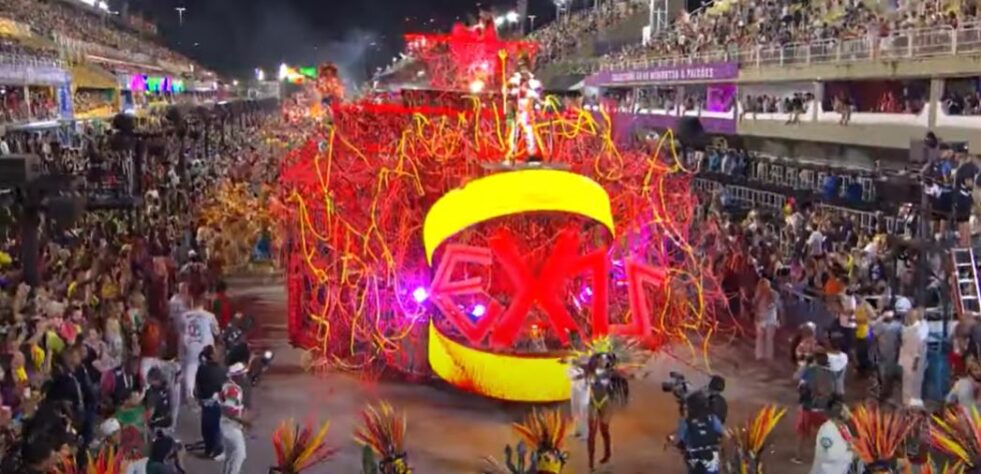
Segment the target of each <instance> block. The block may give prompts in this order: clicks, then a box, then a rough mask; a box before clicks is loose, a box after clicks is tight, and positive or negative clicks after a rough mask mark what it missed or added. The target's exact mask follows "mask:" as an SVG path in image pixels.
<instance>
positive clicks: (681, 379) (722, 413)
mask: <svg viewBox="0 0 981 474" xmlns="http://www.w3.org/2000/svg"><path fill="white" fill-rule="evenodd" d="M725 389H726V379H725V378H724V377H722V376H720V375H713V376H712V378H711V379H709V383H708V385H706V386H705V387H702V388H701V389H700V390H698V391H696V392H691V391H690V390H691V385H690V383H689V382H688V380H687V379H686V378H685V376H684V374H680V373H678V372H669V373H668V380H667V381H665V382H662V383H661V390H662V391H664V392H665V393H671V394H672V395H674V398H675V399H676V400H677V402H678V410H679V412H680V413H681V416H686V415H685V412H686V405H687V404H688V400H689V399H690V398H691V397H693V396H695V395H700V396H702V397H703V398H704V399H705V403H707V404H708V407H709V410H711V413H712V414H713V415H715V417H716V418H718V419H719V421H720V422H722V423H723V424H725V422H726V418H727V416H728V415H729V404H728V403H727V402H726V399H725V397H723V396H722V392H724V391H725Z"/></svg>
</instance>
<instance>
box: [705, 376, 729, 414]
mask: <svg viewBox="0 0 981 474" xmlns="http://www.w3.org/2000/svg"><path fill="white" fill-rule="evenodd" d="M725 390H726V379H725V378H724V377H722V376H721V375H713V376H712V378H711V379H710V380H709V383H708V385H706V386H705V388H704V389H702V392H703V393H704V394H705V400H706V401H707V402H708V407H709V410H710V411H711V412H712V414H713V415H715V417H716V418H718V419H719V421H720V422H722V424H723V425H725V424H726V418H728V417H729V403H728V402H726V399H725V397H723V396H722V392H724V391H725Z"/></svg>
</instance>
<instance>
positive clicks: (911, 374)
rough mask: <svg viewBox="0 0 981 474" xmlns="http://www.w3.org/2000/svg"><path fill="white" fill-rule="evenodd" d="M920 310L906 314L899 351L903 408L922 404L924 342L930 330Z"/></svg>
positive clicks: (924, 364)
mask: <svg viewBox="0 0 981 474" xmlns="http://www.w3.org/2000/svg"><path fill="white" fill-rule="evenodd" d="M920 313H921V310H920V309H915V310H912V311H909V312H908V313H906V321H905V325H904V327H903V333H902V345H901V346H900V350H899V366H900V367H901V368H902V371H903V392H902V400H903V406H914V405H917V404H919V405H922V404H923V374H924V372H925V371H926V342H927V336H929V334H930V328H929V327H928V326H927V323H926V321H924V320H923V319H922V318H921V316H920Z"/></svg>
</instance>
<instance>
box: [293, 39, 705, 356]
mask: <svg viewBox="0 0 981 474" xmlns="http://www.w3.org/2000/svg"><path fill="white" fill-rule="evenodd" d="M447 41H448V43H449V46H451V47H450V48H449V51H451V52H453V51H456V49H454V48H453V47H452V46H454V45H456V43H454V42H453V41H452V40H447ZM494 41H498V40H496V39H495V40H494ZM456 46H459V45H456ZM464 46H465V47H463V48H462V49H463V50H467V49H468V48H470V47H471V46H470V45H469V43H467V44H465V45H464ZM518 49H520V48H518ZM453 54H456V53H453ZM487 54H496V53H495V52H494V50H493V48H488V49H487V51H485V55H487ZM498 72H501V71H498ZM457 74H463V73H460V72H457ZM502 75H503V74H502ZM466 80H467V78H466V77H464V78H462V79H460V78H457V79H456V80H455V81H457V82H456V83H457V84H458V83H459V81H466ZM447 97H448V98H449V99H448V100H445V99H447ZM440 100H444V102H443V103H442V104H435V105H406V104H405V101H402V100H399V101H395V103H392V102H388V103H376V101H374V100H372V99H365V100H362V101H359V102H354V103H346V104H335V105H334V106H333V124H332V125H320V124H311V125H307V127H309V128H308V129H307V131H308V132H309V135H308V137H307V139H306V140H305V141H304V142H303V143H302V145H300V146H297V147H296V148H294V149H293V150H291V151H290V152H289V154H288V156H286V157H285V159H284V161H283V169H282V172H281V177H280V187H279V196H278V202H279V203H281V204H280V205H279V206H278V207H277V209H276V211H275V212H276V214H277V216H278V218H279V222H280V224H281V231H282V232H283V233H284V235H285V239H284V240H286V242H287V244H286V245H285V256H284V257H285V260H286V262H285V263H286V268H287V291H288V298H289V306H288V308H289V315H288V317H289V328H290V337H291V339H292V341H293V342H294V343H296V344H299V345H302V346H305V347H308V348H310V349H312V350H313V351H314V352H315V353H316V354H317V356H318V357H320V358H322V360H323V361H324V363H327V364H330V365H333V366H335V367H341V368H346V369H352V370H369V371H370V370H374V369H375V368H378V367H395V368H397V369H400V370H403V371H406V372H413V371H414V370H415V369H414V368H416V367H420V366H423V365H425V364H424V361H425V357H426V347H425V334H426V329H425V328H426V327H427V325H428V324H429V322H430V320H432V321H433V322H434V323H435V324H437V325H438V326H439V327H440V328H441V329H444V330H445V332H446V333H447V334H451V335H452V334H453V331H452V327H451V325H448V324H447V320H446V318H445V317H444V316H442V315H441V314H440V312H439V311H438V310H436V309H435V305H433V304H430V302H426V301H422V302H420V301H418V300H419V298H417V293H418V291H417V290H420V289H422V290H425V289H426V288H428V287H429V286H430V284H431V283H432V280H433V274H432V272H433V270H432V269H430V268H429V266H428V265H427V262H426V258H425V253H424V250H423V245H422V224H423V219H424V217H425V215H426V213H427V211H428V210H429V208H430V207H431V206H432V204H433V203H434V202H435V201H436V200H437V199H439V198H440V197H441V196H443V195H444V194H445V193H447V192H448V191H450V190H452V189H455V188H457V187H460V186H463V185H465V184H466V183H467V182H468V181H469V180H472V179H474V178H476V177H478V176H481V175H482V174H483V173H486V172H487V171H486V170H484V169H483V167H482V165H486V164H488V163H499V162H500V161H501V160H502V158H503V157H504V156H506V154H507V153H508V148H509V146H508V136H509V135H510V132H511V130H510V129H509V128H510V127H513V126H514V125H513V124H512V123H509V121H508V120H507V119H506V118H505V114H504V109H505V108H506V106H505V105H504V104H503V103H501V102H500V101H499V96H495V95H478V96H466V95H462V94H458V93H457V94H448V95H446V96H442V98H441V99H440ZM437 102H438V101H437ZM430 103H431V104H433V103H434V102H433V101H430ZM464 104H465V105H464ZM534 130H535V138H536V140H537V141H538V143H539V144H540V147H539V149H540V150H542V154H543V156H544V158H545V160H546V161H548V162H550V163H553V164H561V165H563V166H567V167H568V168H569V170H570V171H572V172H575V173H579V174H582V175H585V176H589V177H590V178H592V179H593V180H595V181H596V182H598V183H599V184H601V185H602V186H603V187H604V188H605V189H606V190H607V191H608V193H609V195H610V197H611V203H612V208H613V215H614V221H615V224H616V238H615V239H613V238H611V236H610V235H609V232H607V231H606V230H605V229H603V227H602V226H600V225H596V224H595V223H592V222H589V221H587V220H586V219H584V218H579V217H576V216H570V215H568V214H560V213H545V212H535V213H528V214H523V215H517V216H510V217H505V218H500V219H495V220H492V221H489V222H484V223H481V224H479V225H476V226H474V227H472V228H470V229H467V230H465V231H463V232H461V233H460V234H458V235H456V236H454V237H453V238H452V239H451V241H450V244H453V245H456V244H459V245H466V246H472V247H484V248H489V247H491V245H492V243H493V241H494V239H495V238H497V239H498V242H499V239H500V236H501V235H502V233H507V234H508V235H510V236H517V237H515V238H514V239H513V241H514V242H515V244H514V245H515V246H516V247H517V248H516V249H515V250H514V251H515V252H518V253H519V254H520V255H521V258H522V260H523V261H524V262H527V266H528V268H529V269H531V271H536V270H537V269H540V268H541V266H542V265H544V264H545V261H546V260H547V258H548V256H549V255H550V254H551V253H552V249H553V247H555V245H557V242H558V240H559V239H560V238H561V236H562V235H568V234H569V232H574V233H576V234H577V235H578V236H579V237H580V238H577V239H574V241H575V244H574V245H576V246H577V247H578V250H579V252H578V253H579V255H589V254H591V253H595V251H596V250H597V249H607V248H608V249H609V250H608V252H607V253H608V258H609V265H608V268H609V272H610V278H609V279H608V280H609V287H608V288H604V289H602V290H603V291H602V293H603V298H605V299H606V300H607V301H608V304H609V311H608V313H609V315H610V323H613V324H618V325H622V324H632V323H631V318H632V317H635V316H637V315H632V314H630V311H629V308H630V304H629V302H630V301H631V300H634V301H643V302H644V303H646V304H647V305H648V309H649V310H650V311H649V312H647V313H648V314H646V315H645V316H646V318H645V321H644V324H641V325H639V326H638V327H643V328H645V330H648V329H647V328H649V331H650V335H649V336H650V337H649V340H648V342H649V343H650V344H652V345H657V344H662V343H665V342H669V341H681V342H684V343H687V344H690V345H692V347H694V345H695V344H699V345H701V346H702V347H707V344H708V340H709V337H708V336H710V335H712V334H714V333H715V332H716V331H717V330H718V327H719V324H718V321H717V318H716V317H715V315H716V314H717V312H718V308H719V307H721V303H723V301H724V298H723V296H722V293H721V291H720V290H719V288H720V287H719V285H718V282H717V280H716V277H715V275H714V274H713V271H712V268H711V264H710V262H705V261H702V260H701V259H700V258H699V256H698V254H697V252H696V249H695V248H694V247H693V246H692V245H691V244H689V229H690V226H691V224H692V219H693V217H694V212H695V208H696V204H697V203H696V200H695V198H694V197H693V195H692V193H691V191H690V183H691V177H692V174H691V170H688V169H686V168H685V167H684V165H683V164H682V163H681V162H680V161H679V160H677V159H676V158H675V154H674V152H673V150H671V149H669V147H668V145H667V143H668V142H661V143H659V144H658V145H657V147H656V148H655V149H652V150H641V149H621V148H619V147H618V146H617V145H616V144H615V143H614V140H613V138H612V137H613V135H612V126H611V121H610V118H609V117H608V116H606V115H605V114H602V113H594V112H589V111H585V110H582V109H578V108H566V109H564V110H561V109H560V107H559V104H558V103H557V102H555V101H554V100H546V101H544V102H543V103H542V105H541V110H540V113H538V114H536V116H535V123H534ZM444 247H446V246H444ZM443 253H445V249H441V250H440V251H439V252H437V255H436V258H435V260H434V262H435V263H434V266H435V265H438V263H439V259H440V258H441V255H442V254H443ZM631 261H642V262H644V264H645V265H648V266H653V267H657V268H658V269H659V270H663V280H659V282H660V284H658V285H647V284H645V285H643V288H641V289H639V290H636V289H635V290H634V291H635V293H634V294H630V293H628V288H627V287H628V285H627V275H626V273H627V270H626V269H625V267H626V266H627V264H628V263H629V262H631ZM461 267H462V269H461V270H460V271H462V272H466V273H467V274H468V275H471V276H473V275H476V274H480V275H481V276H482V277H483V278H482V280H483V281H484V282H486V285H485V288H483V290H484V291H483V292H482V294H484V295H486V296H485V299H484V300H483V301H476V300H472V301H471V300H467V301H456V303H458V304H459V305H460V306H461V307H463V308H470V307H472V306H471V305H475V304H478V303H480V304H487V303H492V302H494V303H499V304H500V305H501V306H507V305H508V304H509V302H510V299H511V298H512V297H513V295H515V294H516V289H515V288H511V287H509V285H510V280H509V279H508V278H507V277H506V276H505V275H504V274H503V273H502V270H501V268H500V266H499V265H498V266H495V265H489V266H481V267H479V268H478V267H467V266H461ZM603 268H607V267H606V266H603ZM587 280H588V279H587V278H585V277H584V278H574V279H572V280H571V281H570V282H569V283H568V284H567V285H565V286H563V287H562V288H560V289H558V290H557V291H559V292H561V293H562V294H561V297H560V298H559V299H560V300H561V301H564V302H566V305H567V310H568V312H569V313H570V314H571V316H572V317H573V318H574V320H575V321H576V322H577V324H579V325H580V326H582V327H588V326H589V325H588V324H585V322H586V321H587V320H589V318H590V314H589V313H590V311H589V304H590V301H589V300H590V299H591V297H592V295H593V294H596V290H597V289H595V288H592V289H590V284H591V283H590V282H589V281H587ZM638 281H641V282H649V281H652V280H651V279H650V278H649V276H645V275H641V276H640V279H639V280H638ZM638 292H640V293H638ZM487 298H490V299H493V301H490V300H488V299H487ZM539 313H540V309H538V308H533V309H532V310H531V311H530V313H529V315H530V316H529V318H530V319H531V322H530V323H529V324H528V325H527V327H526V328H524V329H523V330H522V331H523V332H522V334H521V335H519V336H518V338H517V340H516V341H509V342H513V346H514V347H513V349H514V350H515V351H519V352H520V351H521V347H523V344H524V343H525V342H526V340H525V339H524V338H526V337H528V336H530V335H532V334H534V333H536V332H540V331H541V329H540V328H542V327H543V326H544V324H542V323H544V322H545V321H546V319H545V318H544V317H541V314H539ZM536 320H537V321H536ZM635 325H636V324H635ZM544 332H545V333H546V339H548V340H549V344H550V347H556V345H561V337H559V335H557V334H549V331H548V330H547V329H546V330H545V331H544ZM584 336H585V337H588V336H589V334H584ZM458 339H460V340H461V341H466V338H464V337H462V336H461V337H459V338H458ZM467 343H468V344H471V345H477V346H486V347H490V345H491V343H490V341H477V342H476V343H474V342H473V341H470V342H467Z"/></svg>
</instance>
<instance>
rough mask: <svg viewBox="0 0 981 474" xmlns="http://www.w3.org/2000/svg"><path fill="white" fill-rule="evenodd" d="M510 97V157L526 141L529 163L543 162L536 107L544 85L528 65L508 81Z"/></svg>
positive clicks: (522, 67)
mask: <svg viewBox="0 0 981 474" xmlns="http://www.w3.org/2000/svg"><path fill="white" fill-rule="evenodd" d="M507 89H508V95H509V96H510V97H511V98H512V99H513V107H514V109H513V110H512V113H513V114H514V125H513V126H512V127H511V136H510V141H509V150H508V152H509V153H508V156H509V159H510V158H511V157H513V156H515V155H516V154H517V153H518V143H519V142H520V141H521V140H522V139H524V145H525V152H526V153H527V155H528V161H541V156H540V154H539V150H538V142H537V139H536V137H535V106H536V105H537V104H538V102H539V100H540V99H541V96H542V83H541V82H540V81H539V80H538V79H535V76H534V75H533V74H532V73H531V71H530V70H528V66H527V65H526V64H524V65H522V66H521V70H520V71H518V72H516V73H514V75H512V76H511V79H510V80H508V87H507Z"/></svg>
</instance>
